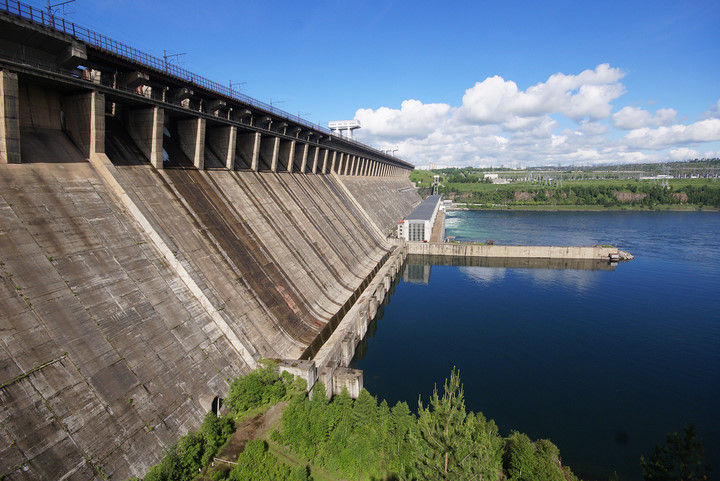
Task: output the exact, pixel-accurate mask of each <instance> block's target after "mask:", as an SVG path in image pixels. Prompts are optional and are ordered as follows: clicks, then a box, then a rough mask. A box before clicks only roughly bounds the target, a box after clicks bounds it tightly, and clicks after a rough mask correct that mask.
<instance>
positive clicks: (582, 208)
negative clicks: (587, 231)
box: [446, 204, 720, 212]
mask: <svg viewBox="0 0 720 481" xmlns="http://www.w3.org/2000/svg"><path fill="white" fill-rule="evenodd" d="M461 205H465V206H466V207H450V208H447V209H446V210H447V211H448V212H450V211H469V210H487V211H490V210H492V211H529V212H537V211H546V212H605V211H610V212H720V208H717V207H712V206H698V205H688V204H686V205H674V204H662V205H658V206H654V207H644V206H610V207H604V206H596V205H551V204H540V205H512V204H510V205H502V206H488V205H483V204H461Z"/></svg>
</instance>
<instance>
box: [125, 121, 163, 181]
mask: <svg viewBox="0 0 720 481" xmlns="http://www.w3.org/2000/svg"><path fill="white" fill-rule="evenodd" d="M164 122H165V111H164V110H163V109H161V108H159V107H150V108H147V109H137V110H130V111H128V112H127V113H126V114H125V125H126V127H127V131H128V133H129V134H130V137H132V139H133V140H134V141H135V143H136V144H137V146H138V147H139V148H140V151H141V152H142V153H143V154H144V155H145V157H147V158H148V160H149V161H150V164H152V166H153V167H155V168H156V169H162V168H163V125H164Z"/></svg>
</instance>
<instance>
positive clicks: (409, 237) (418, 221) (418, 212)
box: [397, 195, 441, 242]
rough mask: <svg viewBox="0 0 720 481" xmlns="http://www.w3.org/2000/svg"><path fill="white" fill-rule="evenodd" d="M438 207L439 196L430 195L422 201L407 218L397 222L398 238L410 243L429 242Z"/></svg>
mask: <svg viewBox="0 0 720 481" xmlns="http://www.w3.org/2000/svg"><path fill="white" fill-rule="evenodd" d="M440 206H441V202H440V196H439V195H431V196H429V197H428V198H427V199H425V200H424V201H422V202H421V203H420V205H418V206H417V207H416V208H415V210H414V211H412V213H411V214H410V215H409V216H407V217H406V218H405V219H404V220H401V221H399V222H398V228H397V235H398V238H401V239H405V240H406V241H410V242H429V241H430V235H431V234H432V228H433V224H434V223H435V218H436V217H437V214H438V211H439V210H440Z"/></svg>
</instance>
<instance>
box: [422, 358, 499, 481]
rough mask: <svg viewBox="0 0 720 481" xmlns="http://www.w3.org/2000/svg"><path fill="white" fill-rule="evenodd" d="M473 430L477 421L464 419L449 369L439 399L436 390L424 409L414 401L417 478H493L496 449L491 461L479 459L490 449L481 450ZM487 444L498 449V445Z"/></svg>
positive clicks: (459, 391) (462, 402)
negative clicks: (416, 433) (416, 415)
mask: <svg viewBox="0 0 720 481" xmlns="http://www.w3.org/2000/svg"><path fill="white" fill-rule="evenodd" d="M483 421H484V419H483ZM477 428H478V419H477V418H476V417H475V416H472V417H468V415H467V413H466V411H465V396H464V391H463V387H462V385H461V384H460V375H459V373H458V372H457V371H456V370H455V369H454V368H453V370H452V372H451V373H450V379H446V380H445V385H444V391H443V395H442V397H441V396H440V395H439V394H438V390H437V386H436V387H435V389H434V390H433V394H432V396H431V398H430V403H429V405H428V406H427V407H425V406H424V405H423V403H422V401H418V435H417V437H416V442H417V461H416V469H417V471H418V475H419V477H420V478H421V479H428V480H449V479H452V480H466V479H468V480H469V479H480V477H481V476H482V477H483V478H485V479H488V478H490V479H492V478H497V475H498V471H497V468H493V466H498V465H499V463H498V461H497V460H498V459H499V456H500V452H499V449H498V450H497V453H496V454H495V455H494V456H493V458H494V460H492V461H491V460H490V459H483V456H482V454H481V453H482V452H484V451H492V450H493V448H492V446H485V445H484V443H486V442H487V440H485V439H483V437H482V436H477V434H476V433H474V431H475V430H476V429H477ZM483 429H484V426H483ZM491 444H495V445H497V446H498V448H499V443H497V442H493V443H491ZM494 469H495V471H494V472H492V471H493V470H494ZM488 472H490V473H488ZM483 473H485V474H484V475H483Z"/></svg>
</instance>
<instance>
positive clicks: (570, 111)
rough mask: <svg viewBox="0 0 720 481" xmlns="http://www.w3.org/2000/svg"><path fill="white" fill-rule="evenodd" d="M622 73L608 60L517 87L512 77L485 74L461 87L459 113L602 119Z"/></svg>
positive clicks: (485, 119)
mask: <svg viewBox="0 0 720 481" xmlns="http://www.w3.org/2000/svg"><path fill="white" fill-rule="evenodd" d="M623 76H624V74H623V73H622V72H621V71H620V70H619V69H616V68H612V67H610V66H609V65H608V64H602V65H598V66H597V67H596V68H595V69H594V70H585V71H583V72H581V73H580V74H578V75H565V74H562V73H557V74H554V75H552V76H550V78H548V79H547V81H545V82H541V83H539V84H536V85H533V86H532V87H529V88H528V89H527V90H524V91H523V90H520V89H519V88H518V86H517V84H516V83H515V82H513V81H512V80H505V79H503V78H502V77H500V76H497V75H496V76H494V77H488V78H486V79H485V80H483V81H482V82H478V83H476V84H475V85H474V86H473V87H471V88H469V89H467V90H466V91H465V95H464V96H463V98H462V106H461V107H460V109H459V115H461V116H462V117H464V118H466V119H468V120H469V121H473V122H477V123H497V122H510V121H513V120H514V121H515V122H517V119H518V118H527V117H539V116H542V115H545V114H551V113H560V114H563V115H565V116H566V117H569V118H571V119H575V120H579V119H582V118H586V117H587V118H590V119H595V120H597V119H603V118H606V117H608V116H609V115H610V112H611V111H612V105H611V102H612V101H613V100H615V99H616V98H618V97H619V96H620V95H622V94H623V93H624V91H625V89H624V87H623V85H622V84H620V83H619V80H620V79H621V78H622V77H623Z"/></svg>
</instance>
